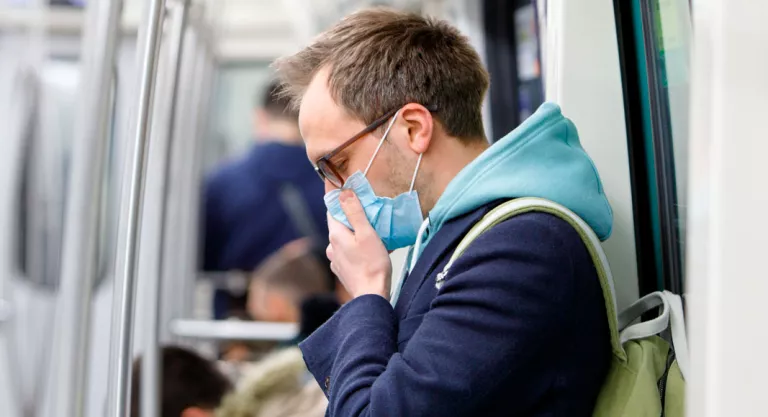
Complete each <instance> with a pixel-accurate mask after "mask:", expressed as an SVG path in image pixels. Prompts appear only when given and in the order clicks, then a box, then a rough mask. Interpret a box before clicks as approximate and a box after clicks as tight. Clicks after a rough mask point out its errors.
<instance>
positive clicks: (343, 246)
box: [326, 190, 392, 300]
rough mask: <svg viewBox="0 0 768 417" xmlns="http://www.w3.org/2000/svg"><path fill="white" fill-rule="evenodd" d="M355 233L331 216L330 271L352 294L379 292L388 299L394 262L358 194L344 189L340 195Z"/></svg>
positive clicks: (327, 252) (342, 205)
mask: <svg viewBox="0 0 768 417" xmlns="http://www.w3.org/2000/svg"><path fill="white" fill-rule="evenodd" d="M339 200H340V201H341V208H342V209H343V210H344V213H345V214H346V215H347V219H348V220H349V224H350V225H352V229H354V232H353V231H351V230H349V229H347V227H346V226H344V225H343V224H341V223H339V222H338V221H336V219H334V218H333V217H331V216H330V215H328V231H329V234H328V238H329V241H330V244H329V245H328V248H327V249H326V255H328V259H330V260H331V270H332V271H333V273H334V274H336V276H338V277H339V280H340V281H341V283H342V284H344V287H345V288H346V289H347V291H349V293H350V295H352V297H355V298H356V297H359V296H361V295H365V294H378V295H380V296H382V297H384V298H386V299H387V300H389V290H390V285H391V279H392V262H391V261H390V259H389V254H388V253H387V249H386V248H385V247H384V243H382V242H381V239H380V238H379V236H378V235H377V234H376V231H375V230H374V229H373V227H372V226H371V224H370V223H369V222H368V218H367V217H366V216H365V212H364V211H363V206H362V205H361V204H360V200H359V199H358V198H357V196H356V195H355V193H354V192H353V191H351V190H344V191H342V193H341V196H340V197H339Z"/></svg>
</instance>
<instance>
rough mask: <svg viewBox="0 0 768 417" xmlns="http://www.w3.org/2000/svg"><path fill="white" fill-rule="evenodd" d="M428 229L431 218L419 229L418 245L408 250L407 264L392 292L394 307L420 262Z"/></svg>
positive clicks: (405, 263)
mask: <svg viewBox="0 0 768 417" xmlns="http://www.w3.org/2000/svg"><path fill="white" fill-rule="evenodd" d="M427 228H429V217H427V218H426V219H424V222H422V223H421V227H419V233H418V234H417V235H416V243H414V245H413V246H411V247H410V249H408V254H407V255H406V257H405V262H403V267H402V268H401V269H400V274H399V275H398V279H397V281H396V282H393V283H392V291H391V293H390V297H389V299H390V303H392V306H393V307H394V306H395V304H397V300H398V298H400V291H401V290H402V289H403V282H405V277H406V275H408V273H410V272H411V271H413V267H414V266H416V261H417V260H418V258H419V254H420V252H421V243H422V242H421V241H422V240H423V237H424V233H426V231H427Z"/></svg>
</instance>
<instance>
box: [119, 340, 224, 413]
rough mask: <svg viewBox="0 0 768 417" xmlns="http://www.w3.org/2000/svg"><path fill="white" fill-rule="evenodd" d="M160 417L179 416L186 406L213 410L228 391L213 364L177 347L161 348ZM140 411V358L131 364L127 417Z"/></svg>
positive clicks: (221, 376) (220, 374)
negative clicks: (128, 412) (128, 413)
mask: <svg viewBox="0 0 768 417" xmlns="http://www.w3.org/2000/svg"><path fill="white" fill-rule="evenodd" d="M162 362H163V363H162V378H161V380H162V385H161V386H162V394H161V400H162V406H161V411H162V412H161V415H162V416H163V417H179V416H181V413H182V412H183V411H184V410H185V409H187V408H190V407H198V408H202V409H206V410H213V409H216V407H218V406H219V404H220V403H221V400H222V398H223V397H224V395H225V394H227V392H229V391H230V390H231V389H232V384H231V383H230V381H229V380H228V379H227V378H226V377H225V376H224V375H223V374H222V373H221V372H220V371H219V370H218V369H216V366H215V364H214V362H212V361H209V360H207V359H205V358H203V357H201V356H200V355H198V354H197V353H195V352H192V351H190V350H188V349H185V348H182V347H177V346H166V347H164V348H163V349H162ZM140 412H141V358H138V359H136V361H135V362H134V363H133V376H132V381H131V417H138V416H140Z"/></svg>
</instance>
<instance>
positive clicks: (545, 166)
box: [416, 103, 613, 256]
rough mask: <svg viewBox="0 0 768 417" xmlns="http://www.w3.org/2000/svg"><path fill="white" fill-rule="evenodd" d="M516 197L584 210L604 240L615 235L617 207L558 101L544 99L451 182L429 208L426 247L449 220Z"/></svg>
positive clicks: (578, 212)
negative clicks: (612, 202)
mask: <svg viewBox="0 0 768 417" xmlns="http://www.w3.org/2000/svg"><path fill="white" fill-rule="evenodd" d="M516 197H540V198H545V199H547V200H551V201H554V202H556V203H559V204H561V205H563V206H565V207H567V208H569V209H571V210H572V211H573V212H574V213H576V214H578V215H579V217H581V218H582V219H584V221H586V222H587V224H589V225H590V226H591V227H592V229H593V230H594V231H595V233H596V234H597V236H598V237H599V238H600V239H601V240H605V239H607V238H608V237H609V236H610V235H611V229H612V226H613V211H612V210H611V206H610V204H609V203H608V199H607V198H606V196H605V193H604V192H603V185H602V183H601V182H600V176H599V175H598V173H597V169H596V168H595V164H594V163H593V162H592V159H590V157H589V155H587V153H586V152H585V151H584V148H582V147H581V143H580V142H579V135H578V133H577V132H576V127H575V126H574V124H573V122H571V121H570V120H568V119H567V118H565V117H564V116H563V115H562V113H561V112H560V107H559V106H558V105H556V104H552V103H544V104H543V105H542V106H541V107H539V109H538V110H537V111H536V113H534V114H533V115H532V116H531V117H529V118H528V119H527V120H526V121H525V122H523V123H522V124H521V125H520V126H518V127H517V128H516V129H515V130H513V131H512V132H510V133H509V134H507V135H506V136H505V137H504V138H502V139H501V140H499V141H498V142H496V143H494V144H493V145H491V146H490V147H489V148H488V149H486V150H485V152H483V153H482V154H480V156H478V157H477V158H476V159H475V160H474V161H472V162H471V163H470V164H469V165H467V166H466V167H464V169H462V170H461V171H460V172H459V174H458V175H456V177H455V178H454V179H453V180H452V181H451V182H450V183H449V184H448V187H447V188H446V189H445V192H443V195H442V196H440V199H439V200H438V201H437V204H436V205H435V207H434V208H433V209H432V211H430V212H429V227H428V229H427V233H425V235H426V237H425V238H424V239H423V241H422V244H421V245H420V247H421V248H423V247H425V246H426V245H427V244H428V243H429V240H430V239H431V237H432V236H435V234H437V232H438V231H439V230H440V228H441V227H442V226H443V225H444V224H445V223H446V222H448V221H449V220H451V219H453V218H456V217H459V216H461V215H463V214H466V213H469V212H471V211H474V210H476V209H477V208H479V207H481V206H484V205H486V204H488V203H491V202H493V201H496V200H501V199H512V198H516ZM418 255H419V254H416V256H418Z"/></svg>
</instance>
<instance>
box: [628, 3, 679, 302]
mask: <svg viewBox="0 0 768 417" xmlns="http://www.w3.org/2000/svg"><path fill="white" fill-rule="evenodd" d="M614 8H615V14H616V27H617V35H618V39H619V50H620V55H621V59H622V80H623V84H624V93H625V97H624V106H625V117H626V118H627V121H628V123H627V140H628V142H629V147H630V167H631V170H632V177H633V195H634V205H635V229H636V231H637V248H638V251H637V254H638V269H639V271H640V274H639V276H640V277H641V279H640V282H639V286H640V292H641V293H643V294H644V293H648V292H652V291H656V290H660V289H666V290H670V291H672V292H675V293H679V294H682V293H683V291H684V281H683V277H684V275H685V268H684V259H685V257H684V255H685V253H684V250H685V243H686V242H685V235H686V209H687V203H686V201H687V198H686V197H687V188H688V127H689V116H688V115H689V107H690V106H689V93H690V87H689V86H690V71H691V67H690V52H691V37H692V26H691V4H690V2H689V1H687V0H636V1H631V2H625V1H614Z"/></svg>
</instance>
